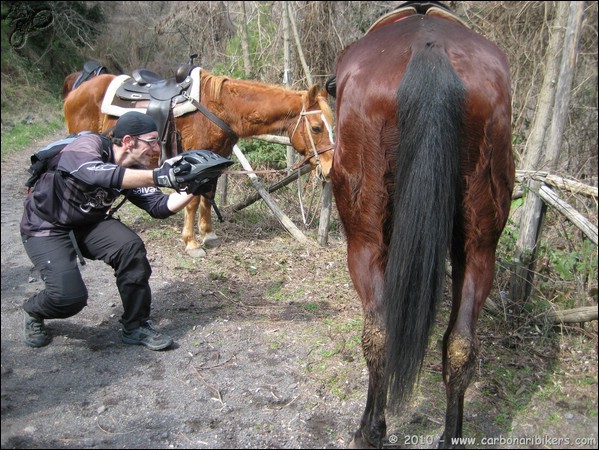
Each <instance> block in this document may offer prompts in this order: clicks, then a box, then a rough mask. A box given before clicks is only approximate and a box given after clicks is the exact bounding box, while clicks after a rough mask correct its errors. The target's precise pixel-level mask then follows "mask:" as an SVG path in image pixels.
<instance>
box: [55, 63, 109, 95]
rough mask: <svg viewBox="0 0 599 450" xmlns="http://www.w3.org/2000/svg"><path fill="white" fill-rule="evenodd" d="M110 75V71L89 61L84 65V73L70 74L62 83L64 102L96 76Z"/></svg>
mask: <svg viewBox="0 0 599 450" xmlns="http://www.w3.org/2000/svg"><path fill="white" fill-rule="evenodd" d="M104 73H110V71H109V70H108V69H106V68H105V67H104V66H102V65H101V64H100V63H98V62H96V61H87V62H86V63H85V64H84V65H83V71H80V72H73V73H70V74H68V75H67V76H66V77H65V79H64V80H63V82H62V100H63V101H64V99H65V98H67V95H69V92H71V91H72V90H73V89H76V88H78V87H79V86H80V85H81V84H82V83H84V82H85V81H87V80H90V79H92V78H93V77H95V76H98V75H102V74H104Z"/></svg>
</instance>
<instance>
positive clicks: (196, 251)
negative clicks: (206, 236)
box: [186, 248, 206, 258]
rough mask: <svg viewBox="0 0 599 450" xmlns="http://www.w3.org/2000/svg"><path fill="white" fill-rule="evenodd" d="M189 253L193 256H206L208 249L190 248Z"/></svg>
mask: <svg viewBox="0 0 599 450" xmlns="http://www.w3.org/2000/svg"><path fill="white" fill-rule="evenodd" d="M186 252H187V254H188V255H189V256H191V257H193V258H205V257H206V251H205V250H204V249H203V248H188V249H187V250H186Z"/></svg>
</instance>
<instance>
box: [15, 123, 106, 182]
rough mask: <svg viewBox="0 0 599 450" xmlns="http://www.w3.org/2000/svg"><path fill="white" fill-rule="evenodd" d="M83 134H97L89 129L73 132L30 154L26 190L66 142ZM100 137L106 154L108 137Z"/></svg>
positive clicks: (43, 171) (44, 170)
mask: <svg viewBox="0 0 599 450" xmlns="http://www.w3.org/2000/svg"><path fill="white" fill-rule="evenodd" d="M84 134H98V133H93V132H91V131H81V132H79V133H73V134H70V135H69V136H67V137H66V138H64V139H60V140H58V141H54V142H51V143H50V144H48V145H46V146H45V147H43V148H40V149H39V150H38V151H37V152H35V153H34V154H33V155H31V166H29V169H27V172H29V173H30V174H31V176H30V177H29V179H28V180H27V181H26V182H25V186H26V187H27V191H28V192H29V191H30V190H31V188H32V187H33V186H35V183H37V180H38V179H39V177H40V176H42V174H43V173H45V172H47V171H48V164H49V163H50V161H51V160H52V158H54V157H55V156H56V155H58V154H59V153H60V151H61V150H62V149H63V148H65V147H66V146H67V145H68V144H70V143H71V142H73V141H74V140H75V139H77V138H78V137H79V136H83V135H84ZM98 136H100V137H101V138H102V147H103V153H105V154H106V155H108V154H109V152H110V139H109V138H108V137H106V136H104V135H101V134H98Z"/></svg>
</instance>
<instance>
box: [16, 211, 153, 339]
mask: <svg viewBox="0 0 599 450" xmlns="http://www.w3.org/2000/svg"><path fill="white" fill-rule="evenodd" d="M74 233H75V238H76V240H77V244H78V246H79V249H80V250H81V253H82V254H83V256H84V257H86V258H88V259H93V260H100V259H101V260H102V261H104V262H105V263H107V264H109V265H110V266H111V267H112V268H113V269H114V275H115V277H116V284H117V287H118V289H119V293H120V295H121V300H122V302H123V308H124V312H123V315H122V318H121V323H122V324H123V327H124V328H125V329H126V330H132V329H134V328H137V327H139V325H140V323H141V322H144V321H146V320H148V319H149V318H150V308H151V302H152V292H151V290H150V284H149V279H150V275H151V273H152V269H151V267H150V263H149V262H148V259H147V257H146V248H145V246H144V243H143V242H142V240H141V239H140V237H139V236H137V234H135V233H134V232H133V231H132V230H131V229H130V228H129V227H127V226H126V225H123V224H122V223H121V222H119V221H118V220H116V219H107V220H103V221H101V222H98V223H95V224H92V225H89V226H87V227H81V228H78V229H76V230H74ZM22 239H23V245H24V246H25V250H26V251H27V255H29V258H30V259H31V261H32V262H33V264H34V265H35V268H36V269H37V270H38V272H39V273H40V275H41V277H42V280H43V281H44V283H45V289H44V290H42V291H41V292H39V293H38V294H36V295H34V296H32V297H31V298H30V299H29V300H27V301H26V302H25V304H24V305H23V309H25V311H27V312H28V313H29V314H30V315H32V316H33V317H37V318H39V319H63V318H66V317H71V316H74V315H75V314H77V313H78V312H79V311H81V310H82V309H83V308H84V307H85V306H86V305H87V288H86V286H85V283H84V282H83V279H82V278H81V272H79V267H78V266H77V254H76V251H75V248H74V246H73V243H72V241H71V238H70V237H69V234H68V233H64V234H61V235H59V236H47V237H31V236H22Z"/></svg>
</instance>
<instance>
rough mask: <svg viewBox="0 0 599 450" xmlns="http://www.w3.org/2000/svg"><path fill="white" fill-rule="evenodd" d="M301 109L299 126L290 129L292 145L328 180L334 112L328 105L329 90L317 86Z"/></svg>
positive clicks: (310, 91)
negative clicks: (321, 89)
mask: <svg viewBox="0 0 599 450" xmlns="http://www.w3.org/2000/svg"><path fill="white" fill-rule="evenodd" d="M302 102H303V104H302V110H301V112H300V114H299V115H298V118H297V123H296V124H295V125H294V126H292V127H291V129H290V130H289V139H290V140H291V145H292V146H293V148H295V150H296V151H297V152H298V153H300V154H301V155H302V156H303V157H304V158H309V162H310V164H312V165H313V166H315V167H316V168H317V169H318V170H319V175H321V176H322V177H324V178H325V179H328V177H329V173H330V172H331V167H332V165H333V143H334V141H333V112H332V111H331V108H330V107H329V105H328V103H327V93H326V91H320V92H319V88H318V85H314V86H312V87H311V88H310V90H308V91H306V92H305V94H304V95H303V98H302Z"/></svg>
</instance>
